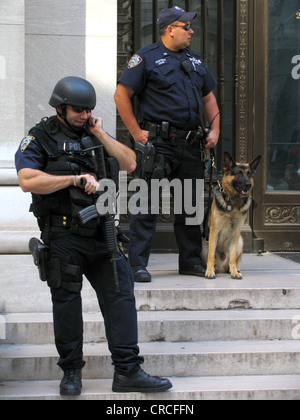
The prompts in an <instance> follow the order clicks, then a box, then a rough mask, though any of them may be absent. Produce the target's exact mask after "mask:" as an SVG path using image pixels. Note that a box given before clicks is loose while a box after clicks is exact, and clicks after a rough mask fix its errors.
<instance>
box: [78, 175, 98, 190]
mask: <svg viewBox="0 0 300 420" xmlns="http://www.w3.org/2000/svg"><path fill="white" fill-rule="evenodd" d="M83 179H84V181H82V180H83ZM84 184H85V185H84ZM76 185H77V186H80V185H84V191H85V192H86V193H87V194H89V195H90V194H95V192H96V191H97V189H98V187H99V184H98V182H97V181H96V179H95V178H94V176H93V175H90V174H85V175H80V176H79V177H78V178H77V181H76Z"/></svg>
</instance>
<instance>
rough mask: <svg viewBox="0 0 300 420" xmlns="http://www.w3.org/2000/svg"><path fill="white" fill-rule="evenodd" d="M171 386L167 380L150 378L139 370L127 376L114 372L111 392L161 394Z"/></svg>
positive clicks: (156, 377)
mask: <svg viewBox="0 0 300 420" xmlns="http://www.w3.org/2000/svg"><path fill="white" fill-rule="evenodd" d="M172 386H173V385H172V384H171V382H170V381H169V380H168V379H165V378H160V377H159V376H150V375H148V374H147V373H145V372H144V371H143V370H142V369H139V370H138V371H135V372H134V373H132V374H130V375H128V376H125V375H121V374H120V373H116V372H115V375H114V380H113V385H112V390H113V392H163V391H167V390H168V389H170V388H172Z"/></svg>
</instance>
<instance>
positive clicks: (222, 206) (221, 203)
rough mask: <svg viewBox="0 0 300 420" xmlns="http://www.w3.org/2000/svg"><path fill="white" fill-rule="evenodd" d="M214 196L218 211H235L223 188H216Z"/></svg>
mask: <svg viewBox="0 0 300 420" xmlns="http://www.w3.org/2000/svg"><path fill="white" fill-rule="evenodd" d="M214 194H215V199H216V205H217V207H218V209H219V210H221V211H226V212H228V213H230V212H231V211H232V210H233V209H232V202H231V199H230V197H228V195H227V193H226V191H225V190H223V188H222V189H220V188H218V187H216V188H215V190H214Z"/></svg>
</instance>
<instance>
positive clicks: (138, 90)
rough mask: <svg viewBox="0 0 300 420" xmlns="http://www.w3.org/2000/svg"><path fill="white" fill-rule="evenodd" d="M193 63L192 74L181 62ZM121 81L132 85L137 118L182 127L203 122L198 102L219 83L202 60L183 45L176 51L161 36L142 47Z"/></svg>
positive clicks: (130, 62) (129, 64) (189, 126)
mask: <svg viewBox="0 0 300 420" xmlns="http://www.w3.org/2000/svg"><path fill="white" fill-rule="evenodd" d="M185 60H188V62H189V63H190V68H191V72H190V76H191V78H192V80H193V82H191V80H190V77H189V76H188V74H187V73H186V72H185V71H184V70H183V68H182V62H184V61H185ZM119 82H121V83H123V84H125V85H127V86H129V87H130V88H131V89H132V90H133V91H134V92H135V94H136V95H137V97H138V102H139V109H138V119H139V120H142V119H143V120H146V121H152V122H161V121H168V122H169V123H170V124H171V125H172V126H175V127H177V128H179V129H191V128H192V129H194V128H195V127H197V126H198V125H199V124H200V117H199V112H198V104H197V100H196V95H195V92H194V90H193V89H194V88H193V86H195V87H196V88H197V92H198V97H199V99H200V104H201V105H202V97H204V96H206V95H208V94H209V93H210V92H211V91H212V90H213V88H214V87H215V86H216V80H215V79H214V77H213V76H212V74H211V73H210V72H209V71H208V70H207V67H206V66H205V65H204V64H203V62H202V60H201V59H200V58H199V57H198V56H197V55H195V54H194V53H192V52H190V51H189V50H188V49H184V50H182V51H181V52H179V53H175V52H173V51H171V50H169V49H168V48H166V47H165V46H164V44H163V42H162V41H161V40H160V41H158V42H157V43H155V44H152V45H149V46H147V47H144V48H142V49H141V50H139V51H138V52H137V54H135V55H134V56H133V57H132V58H131V60H130V61H129V63H128V67H127V69H125V71H124V72H123V74H122V76H121V77H120V79H119Z"/></svg>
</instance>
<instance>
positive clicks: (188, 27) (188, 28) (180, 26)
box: [171, 23, 192, 31]
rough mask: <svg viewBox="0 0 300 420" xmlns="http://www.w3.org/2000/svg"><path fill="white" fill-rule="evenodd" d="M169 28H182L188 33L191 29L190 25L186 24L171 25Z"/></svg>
mask: <svg viewBox="0 0 300 420" xmlns="http://www.w3.org/2000/svg"><path fill="white" fill-rule="evenodd" d="M171 26H176V28H182V29H184V30H185V31H189V30H190V29H191V27H192V25H191V24H190V23H187V24H186V25H171Z"/></svg>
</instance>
